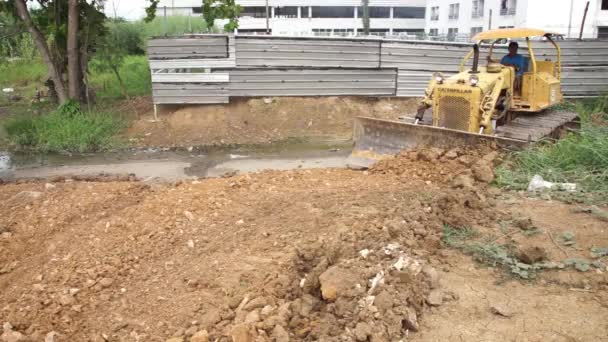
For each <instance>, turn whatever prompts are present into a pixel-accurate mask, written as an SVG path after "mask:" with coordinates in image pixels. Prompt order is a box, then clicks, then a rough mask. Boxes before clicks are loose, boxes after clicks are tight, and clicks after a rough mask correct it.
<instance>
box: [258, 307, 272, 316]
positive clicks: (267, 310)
mask: <svg viewBox="0 0 608 342" xmlns="http://www.w3.org/2000/svg"><path fill="white" fill-rule="evenodd" d="M274 309H275V307H274V306H272V305H266V306H264V307H263V308H262V310H261V311H260V315H261V316H262V317H268V316H270V314H272V313H273V312H274Z"/></svg>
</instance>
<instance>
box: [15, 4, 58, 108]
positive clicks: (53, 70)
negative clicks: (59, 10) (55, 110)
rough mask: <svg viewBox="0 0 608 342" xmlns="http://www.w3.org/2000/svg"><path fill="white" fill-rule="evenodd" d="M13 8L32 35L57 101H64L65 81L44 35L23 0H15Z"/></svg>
mask: <svg viewBox="0 0 608 342" xmlns="http://www.w3.org/2000/svg"><path fill="white" fill-rule="evenodd" d="M15 8H16V10H17V14H18V15H19V18H21V20H22V21H23V23H24V24H25V27H27V30H28V31H29V32H30V34H31V35H32V39H33V40H34V44H36V47H37V48H38V51H39V52H40V55H41V56H42V60H43V61H44V63H45V64H46V66H47V68H48V73H49V77H50V79H51V80H52V81H53V84H54V85H55V92H57V97H58V98H59V103H64V102H65V101H67V99H68V94H67V92H66V89H65V83H64V82H63V78H62V77H61V73H59V68H58V67H57V65H56V64H55V62H54V61H53V58H52V57H51V52H50V50H49V46H48V45H47V44H46V39H45V38H44V35H43V34H42V33H41V32H40V30H38V28H37V27H36V25H34V23H33V22H32V17H31V16H30V12H28V10H27V5H26V4H25V0H15Z"/></svg>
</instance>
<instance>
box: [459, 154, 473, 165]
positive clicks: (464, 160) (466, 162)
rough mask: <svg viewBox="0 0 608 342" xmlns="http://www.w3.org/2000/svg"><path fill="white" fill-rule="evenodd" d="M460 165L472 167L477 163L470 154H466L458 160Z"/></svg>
mask: <svg viewBox="0 0 608 342" xmlns="http://www.w3.org/2000/svg"><path fill="white" fill-rule="evenodd" d="M456 160H457V161H458V162H459V163H460V164H462V165H465V166H471V165H473V163H475V158H473V157H472V156H470V155H468V154H464V155H462V156H460V157H458V158H457V159H456Z"/></svg>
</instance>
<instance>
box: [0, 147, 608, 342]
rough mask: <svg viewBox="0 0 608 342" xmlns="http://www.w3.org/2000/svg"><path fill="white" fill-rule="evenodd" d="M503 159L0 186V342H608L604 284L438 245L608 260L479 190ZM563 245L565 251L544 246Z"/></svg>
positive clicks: (576, 224) (549, 222)
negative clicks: (462, 234)
mask: <svg viewBox="0 0 608 342" xmlns="http://www.w3.org/2000/svg"><path fill="white" fill-rule="evenodd" d="M497 157H498V156H497V153H495V152H493V151H491V150H476V151H464V150H453V151H449V152H448V153H445V151H441V150H434V149H429V150H426V149H425V150H421V151H419V152H408V153H403V154H401V155H399V156H397V157H395V158H393V159H388V160H384V161H382V162H380V163H379V164H378V165H376V166H375V167H373V168H372V169H370V170H368V171H350V170H340V169H321V170H298V171H283V172H278V171H265V172H260V173H255V174H246V175H239V176H235V177H231V178H221V179H207V180H203V181H187V182H178V183H174V184H144V183H140V182H137V181H127V180H124V181H114V180H112V179H106V181H104V182H101V181H98V180H96V179H91V180H90V181H84V180H79V181H77V180H70V179H55V180H53V181H54V182H51V181H49V183H44V182H25V183H20V184H17V183H9V184H4V185H0V234H1V238H0V303H2V305H1V307H0V320H1V321H2V322H10V325H9V324H5V327H4V331H3V334H4V335H3V338H5V340H8V338H12V337H15V336H18V337H20V338H22V340H24V341H41V340H44V338H45V337H48V336H51V337H50V338H51V340H52V338H55V341H167V340H168V339H170V338H172V340H171V341H172V342H173V341H175V342H177V341H195V342H196V341H207V340H211V341H214V340H219V341H238V342H241V341H243V342H244V341H289V340H292V341H400V340H408V341H447V340H460V341H606V340H607V338H606V336H608V325H607V324H606V318H607V317H608V295H607V293H608V291H607V290H608V277H607V274H608V273H607V272H608V270H606V269H600V268H594V269H591V270H589V271H587V272H580V271H576V270H574V269H572V268H566V269H558V270H551V271H544V272H541V273H539V274H538V277H537V278H536V279H534V280H531V281H522V280H519V279H516V278H514V277H513V276H511V275H510V274H509V272H508V271H507V270H504V269H502V268H500V267H488V266H487V265H481V264H478V263H476V262H475V261H473V260H472V259H471V258H470V257H468V256H465V255H463V254H462V253H461V252H460V251H458V250H456V249H451V248H448V247H447V246H446V245H445V244H444V243H442V241H441V238H442V231H443V229H444V227H445V226H446V225H449V226H451V227H473V228H475V229H476V230H478V231H479V232H481V233H483V234H494V235H496V236H497V237H498V238H499V239H503V240H508V241H511V242H512V243H513V245H514V247H515V248H517V249H519V250H524V249H526V248H529V247H538V248H542V249H543V250H544V251H545V253H546V255H547V257H548V258H549V259H551V260H555V261H560V260H563V259H564V258H565V255H562V254H563V253H564V252H563V251H562V249H563V250H565V251H566V252H567V253H568V254H569V256H573V257H575V256H585V257H587V258H589V249H590V248H591V247H608V232H607V229H608V227H607V226H606V223H605V221H601V219H600V218H598V217H596V216H594V215H591V214H588V213H585V212H581V211H580V210H577V209H578V208H577V207H574V206H570V205H565V204H561V203H557V202H548V201H541V200H533V199H528V198H526V197H525V196H523V195H522V194H517V193H503V192H501V191H499V190H497V189H494V188H492V187H490V186H488V184H487V182H489V181H491V179H492V174H491V168H489V170H490V174H488V173H487V171H488V166H489V165H492V163H494V162H495V161H496V159H497ZM600 209H602V208H600ZM604 209H605V208H604ZM527 219H530V220H527ZM522 220H523V221H522ZM520 222H524V223H525V222H531V224H532V225H533V226H534V228H536V229H537V230H539V231H541V232H542V233H540V234H535V235H530V236H528V235H525V234H523V233H521V231H522V230H524V228H522V227H524V226H526V225H525V224H521V223H520ZM526 228H528V227H526ZM460 229H462V228H460ZM565 231H570V232H573V233H574V234H575V240H576V246H575V247H573V246H563V245H560V241H557V243H554V241H553V240H552V238H551V237H553V239H558V237H559V236H561V234H562V233H563V232H565ZM501 241H502V240H501ZM54 334H56V335H54ZM53 336H54V337H53Z"/></svg>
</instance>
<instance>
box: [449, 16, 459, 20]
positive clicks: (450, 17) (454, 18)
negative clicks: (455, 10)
mask: <svg viewBox="0 0 608 342" xmlns="http://www.w3.org/2000/svg"><path fill="white" fill-rule="evenodd" d="M448 19H450V20H456V19H458V15H450V16H448Z"/></svg>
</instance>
